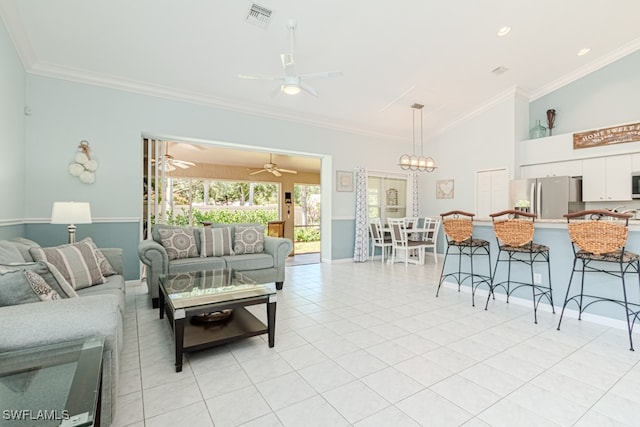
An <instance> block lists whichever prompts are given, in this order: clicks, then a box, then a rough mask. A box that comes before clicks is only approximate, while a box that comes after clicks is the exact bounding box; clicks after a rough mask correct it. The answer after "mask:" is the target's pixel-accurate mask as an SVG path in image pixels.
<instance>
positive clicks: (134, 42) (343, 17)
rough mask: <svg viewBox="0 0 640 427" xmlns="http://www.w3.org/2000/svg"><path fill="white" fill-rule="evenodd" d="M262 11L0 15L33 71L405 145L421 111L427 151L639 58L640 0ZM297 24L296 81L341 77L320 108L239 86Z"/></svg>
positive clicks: (209, 8)
mask: <svg viewBox="0 0 640 427" xmlns="http://www.w3.org/2000/svg"><path fill="white" fill-rule="evenodd" d="M257 3H258V4H260V5H262V6H264V7H267V8H269V9H271V10H273V15H272V19H271V22H270V23H269V25H268V27H267V28H266V29H263V28H259V27H258V26H256V25H252V24H250V23H247V22H245V17H246V15H247V12H248V10H249V6H250V5H251V2H249V1H244V0H226V1H223V0H189V1H176V0H135V1H131V0H110V1H97V0H56V1H51V0H0V13H1V14H2V18H3V19H4V21H5V23H6V25H7V28H8V29H9V32H10V34H11V37H12V39H13V40H14V43H15V44H16V47H17V49H18V53H19V55H20V57H21V58H22V60H23V62H24V64H25V67H26V69H27V71H28V72H31V73H35V74H42V75H47V76H53V77H61V78H65V79H72V80H77V81H82V82H88V83H95V84H100V85H107V86H111V87H116V88H123V89H126V90H133V91H137V92H141V93H151V94H159V95H161V96H165V97H172V98H176V99H182V100H188V101H189V100H190V101H195V102H199V103H204V104H207V105H214V106H220V107H222V108H229V109H233V110H237V111H248V112H252V113H256V114H264V115H268V116H270V117H281V118H284V119H287V120H294V121H300V122H305V123H312V124H317V125H320V126H327V127H332V128H340V129H348V130H352V131H356V132H364V133H370V134H377V135H384V136H389V137H392V138H402V139H405V140H407V139H410V138H411V126H412V125H411V114H412V111H411V109H410V106H411V104H413V103H415V102H418V103H421V104H424V105H425V108H424V110H423V112H424V128H425V137H426V139H427V140H428V137H429V136H430V135H432V134H433V133H436V132H438V131H441V130H443V129H445V128H446V127H447V126H450V125H452V124H453V123H456V122H457V121H459V120H460V119H462V118H464V117H467V116H468V115H470V114H473V112H474V111H478V110H479V109H481V108H482V107H483V106H486V105H488V104H491V103H492V102H495V101H496V100H498V99H501V97H503V96H505V94H507V93H513V91H514V89H515V88H516V87H517V88H518V89H519V90H520V91H521V93H524V94H525V95H528V96H530V98H531V99H535V98H537V97H540V96H542V95H544V94H545V93H547V92H549V91H551V90H553V89H555V88H557V87H560V86H562V85H564V84H566V83H567V82H570V81H572V80H573V79H575V78H578V77H580V76H582V75H584V74H586V73H588V72H590V71H593V70H595V69H597V68H599V67H601V66H603V65H606V64H607V63H610V62H611V61H613V60H615V59H618V58H620V57H622V56H624V55H626V54H629V53H631V52H633V51H635V50H637V49H638V48H639V47H640V25H638V16H640V1H638V0H610V1H603V0H588V1H585V0H561V1H558V0H536V1H526V0H484V1H478V0H447V1H444V0H440V1H432V0H398V1H382V0H369V1H354V0H351V1H349V0H347V1H345V0H322V1H319V0H305V1H300V0H259V1H257ZM292 18H293V19H295V20H296V21H297V23H298V29H297V33H296V56H295V59H296V64H297V71H298V72H300V73H306V72H317V71H332V70H340V71H342V72H343V76H342V77H335V78H331V79H322V80H311V81H309V84H311V85H312V86H313V87H315V88H316V89H317V91H318V92H319V94H320V96H319V97H318V98H315V97H312V96H310V95H307V94H305V93H301V94H299V95H296V96H289V95H284V94H279V95H277V96H275V97H272V96H271V94H272V93H273V91H274V89H277V87H278V86H279V83H278V82H276V81H259V80H241V79H238V77H237V76H238V74H239V73H262V74H276V75H277V74H281V72H282V67H281V64H280V59H279V55H280V53H284V52H286V51H287V50H288V30H287V22H288V20H289V19H292ZM504 25H509V26H511V27H512V31H511V33H510V34H508V35H507V36H505V37H502V38H500V37H497V35H496V33H497V31H498V29H499V28H500V27H502V26H504ZM584 47H590V48H591V51H590V53H588V54H587V55H584V56H577V55H576V53H577V52H578V50H580V49H582V48H584ZM498 66H503V67H506V68H507V69H508V71H507V72H505V73H504V74H502V75H499V76H497V75H494V74H492V73H491V71H492V70H493V69H495V68H496V67H498Z"/></svg>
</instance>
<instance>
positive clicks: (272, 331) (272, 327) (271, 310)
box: [267, 296, 276, 347]
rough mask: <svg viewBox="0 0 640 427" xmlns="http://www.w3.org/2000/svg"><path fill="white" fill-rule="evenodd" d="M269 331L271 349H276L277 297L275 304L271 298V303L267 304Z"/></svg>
mask: <svg viewBox="0 0 640 427" xmlns="http://www.w3.org/2000/svg"><path fill="white" fill-rule="evenodd" d="M267 329H268V330H269V347H274V346H275V345H276V301H275V296H274V298H273V302H272V301H271V297H269V302H268V303H267Z"/></svg>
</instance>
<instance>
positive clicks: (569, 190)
mask: <svg viewBox="0 0 640 427" xmlns="http://www.w3.org/2000/svg"><path fill="white" fill-rule="evenodd" d="M509 201H510V206H511V207H512V208H515V207H517V206H521V205H526V203H524V202H523V201H525V202H529V203H528V204H529V208H528V209H524V210H528V211H529V212H532V213H535V214H536V215H538V219H562V215H564V214H566V213H571V212H579V211H581V210H584V202H583V201H582V177H571V176H552V177H547V178H535V179H520V180H514V181H511V183H510V185H509Z"/></svg>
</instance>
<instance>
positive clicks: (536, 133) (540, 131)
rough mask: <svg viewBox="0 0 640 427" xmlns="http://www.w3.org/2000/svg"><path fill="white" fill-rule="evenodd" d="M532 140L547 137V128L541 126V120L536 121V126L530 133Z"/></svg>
mask: <svg viewBox="0 0 640 427" xmlns="http://www.w3.org/2000/svg"><path fill="white" fill-rule="evenodd" d="M529 135H530V137H531V139H536V138H544V137H545V136H547V128H546V127H544V126H542V124H540V120H536V125H535V126H534V127H532V128H531V130H530V131H529Z"/></svg>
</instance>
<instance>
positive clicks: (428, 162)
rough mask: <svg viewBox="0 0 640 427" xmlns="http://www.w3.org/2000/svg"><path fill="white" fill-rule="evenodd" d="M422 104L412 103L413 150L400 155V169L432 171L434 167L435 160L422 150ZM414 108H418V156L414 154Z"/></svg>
mask: <svg viewBox="0 0 640 427" xmlns="http://www.w3.org/2000/svg"><path fill="white" fill-rule="evenodd" d="M423 107H424V105H422V104H413V105H412V106H411V108H413V151H412V154H411V155H408V154H403V155H402V156H400V163H399V166H400V168H401V169H402V170H405V171H407V170H409V171H417V172H433V171H434V170H435V169H436V162H435V161H434V160H433V158H431V157H425V156H424V152H423V145H424V143H423V138H422V135H423V132H422V108H423ZM416 110H420V156H416Z"/></svg>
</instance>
